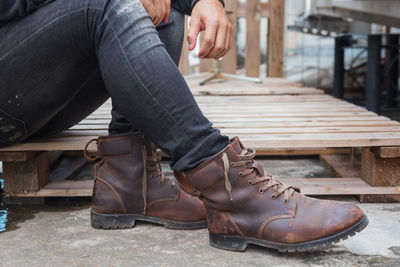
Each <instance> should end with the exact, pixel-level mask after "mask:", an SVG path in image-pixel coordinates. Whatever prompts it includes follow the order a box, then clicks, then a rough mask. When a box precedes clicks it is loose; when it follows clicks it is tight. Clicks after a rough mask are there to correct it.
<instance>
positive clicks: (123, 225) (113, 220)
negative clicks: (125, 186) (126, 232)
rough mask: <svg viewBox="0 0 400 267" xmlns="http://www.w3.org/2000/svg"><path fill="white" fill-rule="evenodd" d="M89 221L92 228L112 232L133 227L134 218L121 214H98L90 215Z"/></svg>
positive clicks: (92, 213)
mask: <svg viewBox="0 0 400 267" xmlns="http://www.w3.org/2000/svg"><path fill="white" fill-rule="evenodd" d="M90 221H91V225H92V227H93V228H96V229H105V230H114V229H127V228H133V227H135V221H136V220H135V217H134V216H132V215H123V214H99V213H96V212H93V211H92V212H91V213H90Z"/></svg>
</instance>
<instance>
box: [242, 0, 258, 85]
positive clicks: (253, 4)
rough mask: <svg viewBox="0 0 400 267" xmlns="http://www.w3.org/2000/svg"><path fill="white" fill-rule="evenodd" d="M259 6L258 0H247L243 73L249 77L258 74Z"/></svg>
mask: <svg viewBox="0 0 400 267" xmlns="http://www.w3.org/2000/svg"><path fill="white" fill-rule="evenodd" d="M260 8H261V5H260V0H247V2H246V57H245V73H246V76H249V77H258V76H260V63H261V58H260V56H261V52H260Z"/></svg>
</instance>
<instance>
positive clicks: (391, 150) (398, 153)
mask: <svg viewBox="0 0 400 267" xmlns="http://www.w3.org/2000/svg"><path fill="white" fill-rule="evenodd" d="M373 151H374V153H375V154H377V155H378V156H379V157H381V158H400V147H375V148H374V149H373Z"/></svg>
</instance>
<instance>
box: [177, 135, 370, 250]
mask: <svg viewBox="0 0 400 267" xmlns="http://www.w3.org/2000/svg"><path fill="white" fill-rule="evenodd" d="M254 156H255V151H254V150H252V149H246V148H244V146H243V144H242V143H241V142H240V141H239V139H238V138H234V139H232V140H231V143H230V144H229V145H228V146H227V147H226V148H225V149H224V150H223V151H221V152H220V153H218V154H217V155H215V156H214V157H213V158H211V159H210V160H207V161H205V162H203V163H202V164H200V165H199V166H197V167H196V168H194V169H192V170H190V171H187V172H184V173H182V172H180V173H175V177H176V178H177V180H178V181H179V183H180V185H181V187H182V188H183V189H184V190H186V191H187V192H188V193H190V194H192V195H196V196H199V197H200V199H201V200H202V201H203V203H204V205H205V206H206V209H207V225H208V230H209V234H210V243H211V245H212V246H215V247H217V248H221V249H227V250H233V251H244V250H246V248H247V246H248V244H249V243H251V244H256V245H261V246H264V247H268V248H274V249H278V250H279V251H289V252H295V251H305V250H310V249H313V248H318V247H322V246H325V245H329V244H331V243H333V242H335V243H336V242H338V241H340V239H346V238H347V237H348V236H349V235H350V236H352V235H354V234H355V233H356V232H359V231H361V230H362V229H364V228H365V227H366V226H367V224H368V219H367V217H366V215H365V214H364V213H363V211H362V210H361V209H360V208H358V207H357V206H356V205H353V204H351V203H344V202H337V201H329V200H319V199H315V198H310V197H306V196H305V195H303V194H301V193H300V189H299V188H297V187H294V186H288V185H285V184H283V183H281V182H279V181H277V180H276V179H275V178H273V177H272V176H270V175H268V174H264V171H263V169H262V167H260V166H259V165H257V163H256V162H255V161H254V160H253V158H254Z"/></svg>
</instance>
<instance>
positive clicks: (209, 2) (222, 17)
mask: <svg viewBox="0 0 400 267" xmlns="http://www.w3.org/2000/svg"><path fill="white" fill-rule="evenodd" d="M203 30H205V33H204V41H203V44H202V46H201V48H200V52H199V57H200V58H215V59H218V58H220V57H223V56H224V55H225V54H226V53H228V51H229V49H230V48H231V46H232V26H231V24H230V22H229V19H228V16H227V15H226V12H225V10H224V7H223V6H222V4H221V3H220V2H219V1H218V0H200V1H199V2H197V4H196V5H195V6H194V8H193V10H192V16H191V18H190V25H189V33H188V42H189V49H190V50H193V49H194V48H195V46H196V41H197V36H198V35H199V32H200V31H203Z"/></svg>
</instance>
